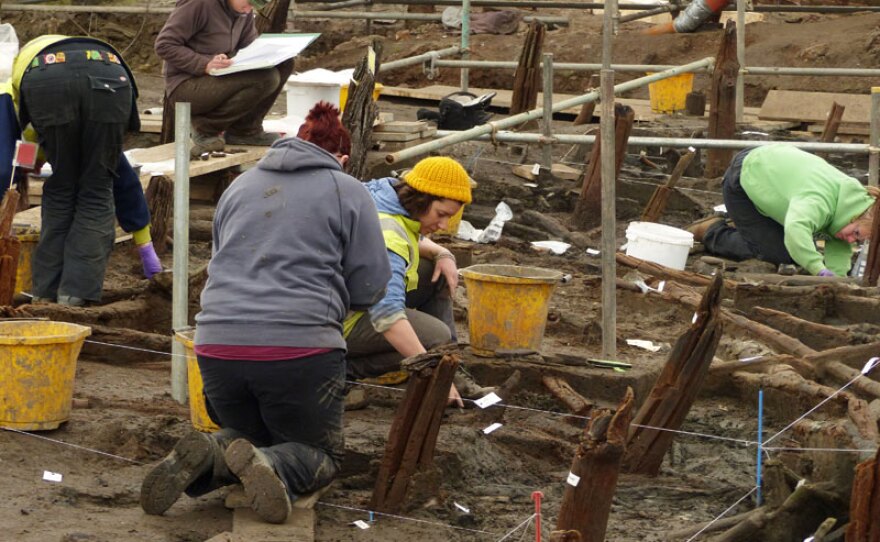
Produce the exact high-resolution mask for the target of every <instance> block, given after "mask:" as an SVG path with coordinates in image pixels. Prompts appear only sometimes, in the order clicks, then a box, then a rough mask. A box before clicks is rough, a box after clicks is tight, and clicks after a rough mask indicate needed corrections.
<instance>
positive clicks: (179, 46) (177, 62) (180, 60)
mask: <svg viewBox="0 0 880 542" xmlns="http://www.w3.org/2000/svg"><path fill="white" fill-rule="evenodd" d="M205 23H206V21H205V13H204V11H203V10H202V9H201V8H200V7H199V5H198V2H189V3H186V4H184V5H182V6H180V7H177V8H175V9H174V11H172V12H171V15H169V16H168V21H166V23H165V26H164V27H162V30H161V31H159V35H158V36H157V37H156V45H155V49H156V54H157V55H159V57H160V58H161V59H162V60H164V61H165V62H167V63H169V64H171V65H172V66H174V67H175V68H177V69H178V70H181V71H184V72H186V73H190V74H192V75H204V73H205V67H207V65H208V62H209V61H210V60H211V58H212V56H211V55H203V54H200V53H197V52H195V51H193V50H192V49H190V48H189V47H187V45H186V44H187V42H188V41H189V39H190V38H192V37H193V36H194V35H195V34H197V33H198V32H199V31H200V30H201V29H202V28H204V26H205ZM218 53H219V51H218Z"/></svg>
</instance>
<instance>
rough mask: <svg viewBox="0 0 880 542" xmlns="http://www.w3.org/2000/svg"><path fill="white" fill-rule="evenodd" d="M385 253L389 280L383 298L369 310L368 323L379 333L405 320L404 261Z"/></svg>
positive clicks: (389, 252)
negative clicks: (398, 321)
mask: <svg viewBox="0 0 880 542" xmlns="http://www.w3.org/2000/svg"><path fill="white" fill-rule="evenodd" d="M387 252H388V260H389V263H391V280H389V281H388V288H387V289H386V291H385V297H383V298H382V299H381V300H380V301H379V302H378V303H376V304H375V305H373V306H372V307H371V308H370V310H369V314H370V322H372V323H373V327H374V328H376V329H377V330H381V331H384V330H385V329H387V328H388V326H390V324H392V323H394V322H395V321H396V320H400V319H402V318H406V282H405V278H406V260H404V259H403V258H401V257H400V256H399V255H397V254H395V253H394V252H391V251H390V250H389V251H387ZM392 317H394V318H392ZM381 331H380V333H381Z"/></svg>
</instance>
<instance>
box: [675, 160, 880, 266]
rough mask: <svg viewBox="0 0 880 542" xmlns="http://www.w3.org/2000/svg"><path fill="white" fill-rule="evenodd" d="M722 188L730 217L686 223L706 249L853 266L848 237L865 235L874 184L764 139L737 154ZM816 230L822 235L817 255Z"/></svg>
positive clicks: (731, 254)
mask: <svg viewBox="0 0 880 542" xmlns="http://www.w3.org/2000/svg"><path fill="white" fill-rule="evenodd" d="M722 193H723V196H724V204H725V206H726V207H727V213H728V215H729V219H730V220H724V219H723V218H721V217H715V218H713V219H709V220H704V221H701V222H699V223H696V224H694V225H693V226H692V227H690V228H688V230H689V231H691V232H692V233H693V234H694V238H695V240H697V241H702V243H703V245H704V246H705V248H706V251H707V252H709V253H710V254H715V255H717V256H721V257H724V258H729V259H732V260H737V261H739V260H745V259H749V258H757V259H760V260H764V261H767V262H770V263H774V264H797V265H799V266H801V267H802V268H804V270H806V272H808V273H809V274H811V275H819V276H835V275H837V276H843V275H846V274H847V273H848V272H849V270H850V268H851V267H852V244H853V243H857V242H862V241H865V240H867V239H869V238H870V236H871V222H872V220H873V215H874V202H875V200H876V198H877V196H878V195H880V190H878V189H877V187H873V186H872V187H866V186H865V185H863V184H862V183H860V182H859V181H858V180H856V179H854V178H852V177H850V176H849V175H846V174H845V173H843V172H841V171H840V170H838V169H837V168H835V167H834V166H832V165H831V164H829V163H828V162H826V161H825V160H823V159H822V158H820V157H818V156H816V155H813V154H810V153H808V152H805V151H802V150H800V149H798V148H796V147H794V146H792V145H786V144H771V145H766V146H761V147H757V148H754V149H748V150H745V151H742V152H740V153H739V154H737V155H736V156H735V157H734V159H733V161H732V163H731V165H730V167H729V168H728V170H727V172H726V173H725V174H724V180H723V182H722ZM817 237H822V238H824V241H825V248H824V254H823V253H821V252H820V251H819V249H818V248H817V247H816V241H815V240H816V238H817Z"/></svg>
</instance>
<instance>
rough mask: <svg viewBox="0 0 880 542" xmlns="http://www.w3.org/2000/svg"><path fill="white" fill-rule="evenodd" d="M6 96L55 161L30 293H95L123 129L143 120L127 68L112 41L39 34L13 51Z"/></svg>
mask: <svg viewBox="0 0 880 542" xmlns="http://www.w3.org/2000/svg"><path fill="white" fill-rule="evenodd" d="M11 95H12V99H13V102H14V103H16V104H17V105H18V106H19V111H18V120H19V125H20V126H21V127H27V125H28V124H31V125H33V128H34V130H35V131H36V132H37V134H38V135H39V142H40V144H41V146H42V148H43V150H44V151H45V153H46V158H47V161H48V162H49V164H51V165H52V176H51V177H49V179H48V180H47V181H46V182H45V183H44V185H43V197H42V206H43V209H42V224H41V228H40V241H39V244H38V245H37V248H36V251H35V253H34V259H33V285H34V286H33V294H34V299H35V300H36V301H56V300H57V301H58V303H60V304H65V305H74V306H78V305H84V304H86V303H89V302H94V301H98V300H100V298H101V290H102V288H103V283H104V272H105V270H106V267H107V260H108V258H109V255H110V251H111V249H112V248H113V240H114V237H115V231H114V219H115V217H114V205H113V181H114V178H115V175H116V174H115V172H116V169H117V166H118V165H119V157H120V155H121V154H122V140H123V136H124V134H125V131H126V129H129V130H137V129H139V127H140V122H139V119H138V111H137V104H136V99H137V88H136V86H135V83H134V79H133V77H132V74H131V71H130V70H129V68H128V66H126V65H125V63H124V61H123V60H122V57H121V56H120V54H119V53H118V52H117V51H116V50H115V49H114V48H113V47H112V46H110V45H109V44H107V43H105V42H103V41H101V40H97V39H94V38H88V37H69V36H59V35H46V36H40V37H39V38H36V39H34V40H32V41H30V42H28V43H27V44H26V45H25V46H24V47H22V49H21V51H20V52H19V53H18V55H17V56H16V58H15V61H14V64H13V70H12V87H11Z"/></svg>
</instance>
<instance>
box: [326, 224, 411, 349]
mask: <svg viewBox="0 0 880 542" xmlns="http://www.w3.org/2000/svg"><path fill="white" fill-rule="evenodd" d="M379 226H380V227H381V228H382V237H384V239H385V248H386V249H388V250H390V251H391V252H393V253H395V254H397V255H398V256H400V257H401V258H403V259H404V261H405V262H406V273H405V274H404V277H403V281H404V288H405V290H406V291H407V292H409V291H411V290H415V289H416V288H418V286H419V230H420V229H421V224H419V223H418V222H417V221H415V220H412V219H411V218H407V217H405V216H403V215H392V214H388V213H379ZM365 312H366V311H350V312H349V313H348V315H347V316H346V317H345V320H344V321H343V322H342V336H343V337H348V335H349V333H351V330H352V329H354V326H355V324H357V323H358V321H359V320H360V319H361V317H363V315H364V313H365Z"/></svg>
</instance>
